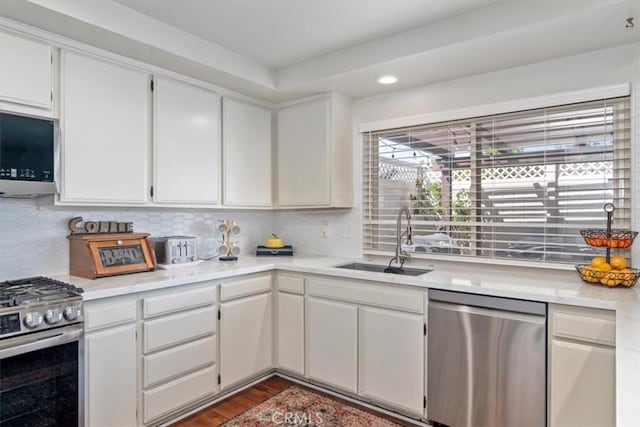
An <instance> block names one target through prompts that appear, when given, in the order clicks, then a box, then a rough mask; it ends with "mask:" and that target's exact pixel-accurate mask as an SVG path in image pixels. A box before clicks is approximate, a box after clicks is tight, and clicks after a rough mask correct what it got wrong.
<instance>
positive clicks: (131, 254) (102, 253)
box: [69, 233, 156, 279]
mask: <svg viewBox="0 0 640 427" xmlns="http://www.w3.org/2000/svg"><path fill="white" fill-rule="evenodd" d="M155 268H156V261H155V256H154V253H153V250H152V249H151V245H150V243H149V234H147V233H110V234H84V235H82V234H80V235H73V234H72V235H70V236H69V273H70V274H71V275H72V276H79V277H85V278H87V279H96V278H98V277H107V276H114V275H117V274H127V273H138V272H141V271H151V270H155Z"/></svg>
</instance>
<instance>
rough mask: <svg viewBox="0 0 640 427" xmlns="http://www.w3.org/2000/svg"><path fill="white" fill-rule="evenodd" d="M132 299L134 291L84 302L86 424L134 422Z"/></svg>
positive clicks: (103, 426) (122, 425)
mask: <svg viewBox="0 0 640 427" xmlns="http://www.w3.org/2000/svg"><path fill="white" fill-rule="evenodd" d="M135 301H136V300H135V295H134V296H133V297H125V298H112V299H107V300H99V301H88V302H87V303H85V305H84V312H85V318H86V322H85V328H86V334H85V337H84V346H85V383H84V384H85V386H84V395H85V423H84V424H85V425H87V426H91V427H113V426H118V427H129V426H135V425H137V420H136V408H137V399H136V395H137V374H136V372H137V348H136V329H137V325H136V323H135V320H136V311H135V308H136V305H135Z"/></svg>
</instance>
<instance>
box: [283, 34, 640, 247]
mask: <svg viewBox="0 0 640 427" xmlns="http://www.w3.org/2000/svg"><path fill="white" fill-rule="evenodd" d="M638 79H640V44H633V45H627V46H621V47H617V48H612V49H605V50H601V51H595V52H591V53H588V54H583V55H577V56H571V57H566V58H561V59H557V60H553V61H547V62H541V63H536V64H531V65H527V66H523V67H517V68H511V69H507V70H501V71H497V72H492V73H486V74H480V75H476V76H471V77H467V78H463V79H458V80H450V81H445V82H441V83H437V84H432V85H428V86H422V87H417V88H412V89H408V90H402V91H397V92H391V93H389V94H386V95H379V96H374V97H369V98H362V99H358V100H355V101H354V103H353V112H352V114H353V127H354V133H353V138H354V144H353V147H354V156H353V157H354V186H355V187H354V198H355V200H354V209H352V210H351V211H347V212H337V213H330V212H315V213H304V212H296V213H284V214H282V213H280V214H278V215H277V217H276V229H277V230H278V231H279V232H280V233H281V234H282V235H283V236H284V237H285V238H287V240H288V241H290V242H291V243H293V244H294V246H296V247H299V248H304V249H305V252H312V253H317V254H323V255H336V256H348V257H357V256H360V255H361V247H362V244H361V242H362V237H361V235H362V207H361V205H362V200H361V193H362V139H361V135H360V134H358V131H357V129H358V125H359V124H361V123H367V122H372V121H378V120H385V119H391V118H399V117H406V116H413V115H421V114H428V113H434V112H439V111H446V110H452V109H459V108H464V107H471V106H478V105H486V104H492V103H498V102H505V101H512V100H518V99H523V98H529V97H535V96H540V95H550V94H554V93H558V92H566V91H573V90H580V89H589V88H594V87H599V86H608V85H612V84H618V83H624V82H629V81H634V80H638ZM636 123H637V125H636V126H639V125H640V119H639V120H636ZM636 141H637V139H636ZM638 151H640V150H638ZM639 182H640V180H639ZM639 199H640V198H639ZM636 203H637V204H636V206H637V207H638V209H636V211H637V212H640V201H639V202H636ZM639 222H640V221H639ZM321 223H326V224H328V225H329V230H330V232H329V237H328V238H326V239H319V236H320V224H321ZM637 226H638V228H640V224H638V225H637ZM345 227H346V228H348V229H349V233H347V234H348V235H349V236H351V237H346V236H345V233H343V232H342V230H344V229H345ZM636 246H638V245H636ZM637 252H640V250H638V251H637Z"/></svg>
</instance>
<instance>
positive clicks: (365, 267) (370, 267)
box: [335, 262, 433, 276]
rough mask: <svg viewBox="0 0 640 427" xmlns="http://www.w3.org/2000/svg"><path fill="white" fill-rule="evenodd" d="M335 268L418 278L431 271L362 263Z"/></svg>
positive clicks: (351, 263) (352, 263)
mask: <svg viewBox="0 0 640 427" xmlns="http://www.w3.org/2000/svg"><path fill="white" fill-rule="evenodd" d="M335 267H336V268H346V269H348V270H360V271H372V272H375V273H391V274H404V275H406V276H420V275H422V274H426V273H429V272H431V271H433V270H432V269H428V268H424V269H423V268H408V267H403V268H399V267H391V268H389V267H388V266H387V265H383V264H365V263H362V262H350V263H348V264H342V265H336V266H335Z"/></svg>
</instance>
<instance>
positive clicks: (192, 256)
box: [149, 236, 198, 265]
mask: <svg viewBox="0 0 640 427" xmlns="http://www.w3.org/2000/svg"><path fill="white" fill-rule="evenodd" d="M149 240H150V241H151V244H152V245H153V250H154V252H155V253H156V260H157V262H158V264H165V265H169V264H183V263H186V262H195V261H197V260H198V246H197V242H196V238H195V237H188V236H168V237H152V238H151V239H149Z"/></svg>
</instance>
